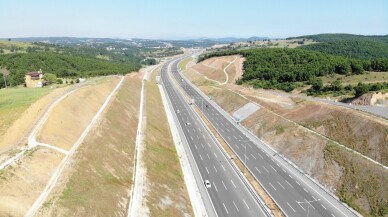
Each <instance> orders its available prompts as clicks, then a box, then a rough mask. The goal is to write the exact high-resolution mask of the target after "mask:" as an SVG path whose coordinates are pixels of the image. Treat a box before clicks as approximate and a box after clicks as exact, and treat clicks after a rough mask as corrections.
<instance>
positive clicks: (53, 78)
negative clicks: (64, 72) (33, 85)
mask: <svg viewBox="0 0 388 217" xmlns="http://www.w3.org/2000/svg"><path fill="white" fill-rule="evenodd" d="M43 79H44V80H46V81H48V82H50V84H53V83H55V82H56V81H57V76H56V75H54V74H51V73H45V74H44V75H43Z"/></svg>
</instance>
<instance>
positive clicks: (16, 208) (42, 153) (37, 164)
mask: <svg viewBox="0 0 388 217" xmlns="http://www.w3.org/2000/svg"><path fill="white" fill-rule="evenodd" d="M106 83H116V82H115V80H109V79H101V80H100V81H99V83H98V84H94V85H93V89H94V90H95V92H98V91H99V89H100V88H102V89H104V88H103V86H104V85H106ZM100 85H101V86H100ZM86 89H87V88H86ZM110 91H111V90H110ZM76 93H77V91H76V92H74V93H72V94H76ZM78 96H79V95H78ZM89 96H90V95H85V96H83V98H78V97H75V98H72V99H73V100H75V101H76V103H78V105H79V107H82V106H83V105H84V104H89V103H90V101H89V100H92V99H93V97H90V98H89ZM69 97H70V96H69ZM57 106H62V104H61V103H59V104H58V105H56V107H57ZM100 106H101V105H100ZM54 111H55V109H54ZM50 114H51V113H50ZM75 124H76V123H74V125H73V127H74V128H76V127H77V126H76V125H75ZM58 128H59V127H58ZM57 130H60V129H57ZM63 157H64V155H63V154H62V153H60V152H57V151H54V150H52V149H47V148H43V147H40V146H38V147H36V148H35V149H33V150H31V151H27V154H26V156H25V157H23V158H22V159H21V160H19V161H17V162H16V163H15V164H13V165H11V166H9V167H7V168H6V169H4V170H2V171H1V172H0V216H23V215H24V214H25V213H26V212H27V210H28V209H29V208H30V207H31V206H32V204H33V203H34V202H35V200H36V199H37V198H38V196H39V195H40V194H41V192H42V191H43V189H44V188H45V187H46V184H47V183H48V181H49V180H50V177H51V176H52V175H53V173H54V171H55V170H56V168H57V166H58V165H59V163H60V162H61V160H62V159H63ZM46 206H47V203H45V204H44V207H46Z"/></svg>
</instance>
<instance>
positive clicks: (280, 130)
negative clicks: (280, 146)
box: [276, 126, 284, 135]
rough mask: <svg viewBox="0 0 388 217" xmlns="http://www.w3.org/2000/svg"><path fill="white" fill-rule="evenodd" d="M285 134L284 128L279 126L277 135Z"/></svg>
mask: <svg viewBox="0 0 388 217" xmlns="http://www.w3.org/2000/svg"><path fill="white" fill-rule="evenodd" d="M282 133H284V127H283V126H277V127H276V135H279V134H282Z"/></svg>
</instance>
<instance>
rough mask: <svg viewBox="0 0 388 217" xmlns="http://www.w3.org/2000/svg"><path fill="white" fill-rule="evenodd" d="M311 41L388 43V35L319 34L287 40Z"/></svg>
mask: <svg viewBox="0 0 388 217" xmlns="http://www.w3.org/2000/svg"><path fill="white" fill-rule="evenodd" d="M303 38H305V39H311V40H314V41H316V42H331V41H341V40H369V41H379V42H384V43H388V35H353V34H341V33H336V34H317V35H304V36H298V37H289V38H287V39H290V40H291V39H303Z"/></svg>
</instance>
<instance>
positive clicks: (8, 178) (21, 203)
mask: <svg viewBox="0 0 388 217" xmlns="http://www.w3.org/2000/svg"><path fill="white" fill-rule="evenodd" d="M62 158H63V155H62V154H60V153H59V152H56V151H53V150H50V149H46V148H37V149H34V150H31V151H29V152H28V153H27V155H26V157H24V158H23V159H21V160H19V161H18V162H17V163H16V164H13V165H12V166H10V167H8V168H7V169H4V170H1V171H0V216H23V215H24V214H25V213H26V212H27V211H28V209H29V208H30V207H31V206H32V204H33V203H34V202H35V200H36V198H37V197H38V196H39V195H40V193H41V192H42V191H43V189H44V188H45V187H46V184H47V182H48V181H49V179H50V177H51V175H52V173H53V172H54V170H55V169H56V167H57V165H58V164H59V162H60V161H61V160H62Z"/></svg>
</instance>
